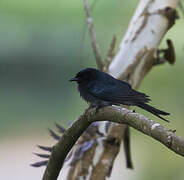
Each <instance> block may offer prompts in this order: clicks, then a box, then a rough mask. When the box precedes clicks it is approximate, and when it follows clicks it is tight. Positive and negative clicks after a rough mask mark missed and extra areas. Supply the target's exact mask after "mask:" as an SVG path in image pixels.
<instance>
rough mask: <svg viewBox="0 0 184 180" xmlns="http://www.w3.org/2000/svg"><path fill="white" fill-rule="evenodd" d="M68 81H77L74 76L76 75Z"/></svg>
mask: <svg viewBox="0 0 184 180" xmlns="http://www.w3.org/2000/svg"><path fill="white" fill-rule="evenodd" d="M70 81H78V78H76V77H74V78H71V79H70Z"/></svg>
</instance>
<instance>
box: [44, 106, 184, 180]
mask: <svg viewBox="0 0 184 180" xmlns="http://www.w3.org/2000/svg"><path fill="white" fill-rule="evenodd" d="M104 120H107V121H111V122H116V123H120V124H126V125H129V126H131V127H133V128H135V129H137V130H138V131H140V132H142V133H144V134H146V135H148V136H150V137H152V138H154V139H155V140H157V141H159V142H161V143H162V144H163V145H165V146H166V147H168V148H169V149H171V150H172V151H174V152H175V153H177V154H179V155H181V156H184V139H182V138H181V137H179V136H176V135H175V133H173V132H172V131H171V130H169V129H167V128H164V127H163V126H162V125H160V124H159V123H156V122H154V121H153V120H149V119H148V118H147V117H145V116H143V115H140V114H137V113H135V112H132V111H131V110H128V109H125V108H121V107H118V106H108V107H105V108H103V109H101V110H99V112H98V113H96V110H95V109H88V110H86V111H85V113H84V114H83V115H82V116H80V118H79V119H78V120H77V121H75V122H74V123H73V125H72V126H71V127H70V128H69V129H68V130H67V131H66V132H65V133H64V135H63V136H62V137H61V139H60V141H59V142H58V144H56V145H55V146H54V147H53V150H52V154H51V156H50V159H49V162H48V165H47V168H46V170H45V173H44V176H43V179H42V180H56V179H57V177H58V175H59V172H60V170H61V168H62V166H63V163H64V160H65V158H66V156H67V154H68V153H69V151H70V150H71V148H72V147H73V146H74V144H75V143H76V141H77V139H78V138H79V137H80V135H81V134H82V133H83V132H84V131H85V130H86V129H87V127H88V126H89V125H90V124H91V123H92V122H94V121H104Z"/></svg>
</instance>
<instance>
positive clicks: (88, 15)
mask: <svg viewBox="0 0 184 180" xmlns="http://www.w3.org/2000/svg"><path fill="white" fill-rule="evenodd" d="M84 7H85V12H86V21H87V24H88V28H89V33H90V38H91V44H92V48H93V53H94V55H95V59H96V63H97V66H98V68H99V69H100V70H103V66H104V63H103V60H102V57H101V54H100V48H99V44H98V42H97V40H96V34H95V30H94V25H93V19H92V17H91V12H90V6H89V2H88V0H84Z"/></svg>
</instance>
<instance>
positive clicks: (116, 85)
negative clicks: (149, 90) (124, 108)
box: [89, 81, 150, 105]
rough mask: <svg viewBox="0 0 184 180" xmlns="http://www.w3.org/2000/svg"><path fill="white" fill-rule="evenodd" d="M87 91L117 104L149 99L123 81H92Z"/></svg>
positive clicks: (144, 101)
mask: <svg viewBox="0 0 184 180" xmlns="http://www.w3.org/2000/svg"><path fill="white" fill-rule="evenodd" d="M89 92H90V93H91V95H93V96H95V97H97V98H99V99H101V100H104V101H109V102H112V103H119V104H127V105H128V104H130V105H131V104H132V105H133V104H134V103H137V102H143V103H146V102H148V101H149V100H150V99H149V97H148V96H147V95H146V94H144V93H140V92H138V91H135V90H133V89H132V88H131V86H130V85H129V84H128V83H126V82H123V81H117V82H112V83H109V82H98V83H94V84H93V85H92V86H91V87H89Z"/></svg>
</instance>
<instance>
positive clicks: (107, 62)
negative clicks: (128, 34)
mask: <svg viewBox="0 0 184 180" xmlns="http://www.w3.org/2000/svg"><path fill="white" fill-rule="evenodd" d="M116 41H117V38H116V36H115V35H114V36H113V38H112V42H111V44H110V47H109V50H108V52H107V56H106V58H105V67H104V68H105V69H104V71H106V70H107V69H108V67H109V65H110V63H111V61H112V59H113V57H114V49H115V45H116Z"/></svg>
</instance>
